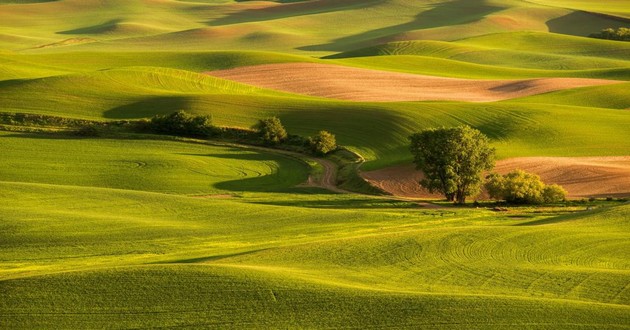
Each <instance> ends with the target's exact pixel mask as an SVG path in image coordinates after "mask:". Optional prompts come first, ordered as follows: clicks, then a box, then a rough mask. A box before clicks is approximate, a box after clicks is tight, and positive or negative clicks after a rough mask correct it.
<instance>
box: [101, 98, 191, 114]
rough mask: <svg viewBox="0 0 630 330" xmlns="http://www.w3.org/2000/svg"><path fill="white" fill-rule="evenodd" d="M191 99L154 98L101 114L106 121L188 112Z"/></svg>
mask: <svg viewBox="0 0 630 330" xmlns="http://www.w3.org/2000/svg"><path fill="white" fill-rule="evenodd" d="M191 103H192V102H191V99H190V97H187V96H156V97H149V98H145V99H142V100H140V101H136V102H133V103H129V104H125V105H121V106H118V107H115V108H112V109H109V110H107V111H105V112H104V113H103V116H104V117H105V118H108V119H138V118H147V117H152V116H155V115H165V114H169V113H172V112H175V111H178V110H189V109H190V105H191Z"/></svg>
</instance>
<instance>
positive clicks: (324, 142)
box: [310, 131, 337, 156]
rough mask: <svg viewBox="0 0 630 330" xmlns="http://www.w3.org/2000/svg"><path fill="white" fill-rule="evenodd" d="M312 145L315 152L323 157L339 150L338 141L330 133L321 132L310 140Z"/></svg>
mask: <svg viewBox="0 0 630 330" xmlns="http://www.w3.org/2000/svg"><path fill="white" fill-rule="evenodd" d="M310 144H311V148H312V149H313V152H314V153H315V154H317V155H322V156H323V155H325V154H327V153H329V152H331V151H333V150H335V149H337V139H336V138H335V135H333V134H331V133H330V132H328V131H319V133H317V135H315V136H314V137H312V138H311V139H310Z"/></svg>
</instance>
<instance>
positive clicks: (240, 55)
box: [0, 51, 317, 80]
mask: <svg viewBox="0 0 630 330" xmlns="http://www.w3.org/2000/svg"><path fill="white" fill-rule="evenodd" d="M0 59H1V60H2V61H3V62H4V63H5V65H3V66H2V67H0V70H1V71H0V74H1V75H0V78H1V79H2V80H9V79H26V78H38V77H47V76H53V75H62V74H68V73H79V72H80V73H88V72H93V71H97V70H108V69H112V68H118V69H120V68H125V67H159V68H171V69H179V70H187V71H193V72H204V71H210V70H220V69H230V68H234V67H239V66H248V65H258V64H270V63H291V62H311V61H313V62H314V61H317V60H316V59H314V58H311V57H306V56H296V55H288V54H280V53H265V52H255V51H231V52H230V51H213V52H157V51H154V52H110V53H108V54H107V56H102V55H101V54H99V53H93V52H73V53H62V54H29V55H27V54H19V53H9V52H6V53H2V52H0Z"/></svg>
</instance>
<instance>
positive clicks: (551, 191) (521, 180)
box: [486, 170, 567, 204]
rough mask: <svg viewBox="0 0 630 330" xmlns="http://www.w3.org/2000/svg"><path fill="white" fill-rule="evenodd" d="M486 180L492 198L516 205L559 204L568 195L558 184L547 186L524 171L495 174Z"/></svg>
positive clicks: (537, 177)
mask: <svg viewBox="0 0 630 330" xmlns="http://www.w3.org/2000/svg"><path fill="white" fill-rule="evenodd" d="M486 180H487V181H486V190H487V191H488V194H489V195H490V197H492V198H495V199H504V200H505V201H507V202H510V203H515V204H541V203H557V202H561V201H563V200H564V199H565V198H566V194H567V192H566V191H565V190H564V189H563V188H562V187H560V186H558V185H556V184H552V185H549V186H545V184H544V183H543V182H542V181H541V180H540V177H539V176H538V175H535V174H531V173H527V172H525V171H523V170H515V171H512V172H510V173H508V174H506V175H503V176H501V175H499V174H496V173H493V174H490V175H488V176H487V177H486Z"/></svg>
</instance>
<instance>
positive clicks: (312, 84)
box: [206, 63, 620, 102]
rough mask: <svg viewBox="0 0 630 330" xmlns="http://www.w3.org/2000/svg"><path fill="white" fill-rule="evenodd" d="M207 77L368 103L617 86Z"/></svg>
mask: <svg viewBox="0 0 630 330" xmlns="http://www.w3.org/2000/svg"><path fill="white" fill-rule="evenodd" d="M206 74H209V75H212V76H215V77H219V78H224V79H229V80H234V81H238V82H241V83H245V84H249V85H254V86H258V87H262V88H269V89H275V90H280V91H285V92H290V93H296V94H304V95H310V96H319V97H326V98H332V99H339V100H350V101H370V102H394V101H428V100H445V101H468V102H491V101H499V100H506V99H512V98H517V97H524V96H529V95H535V94H541V93H547V92H551V91H556V90H562V89H569V88H577V87H585V86H596V85H608V84H616V83H620V82H619V81H614V80H604V79H583V78H541V79H520V80H474V79H457V78H444V77H434V76H423V75H416V74H409V73H398V72H388V71H378V70H369V69H360V68H352V67H345V66H340V65H330V64H316V63H281V64H265V65H255V66H248V67H240V68H235V69H229V70H219V71H211V72H206Z"/></svg>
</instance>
